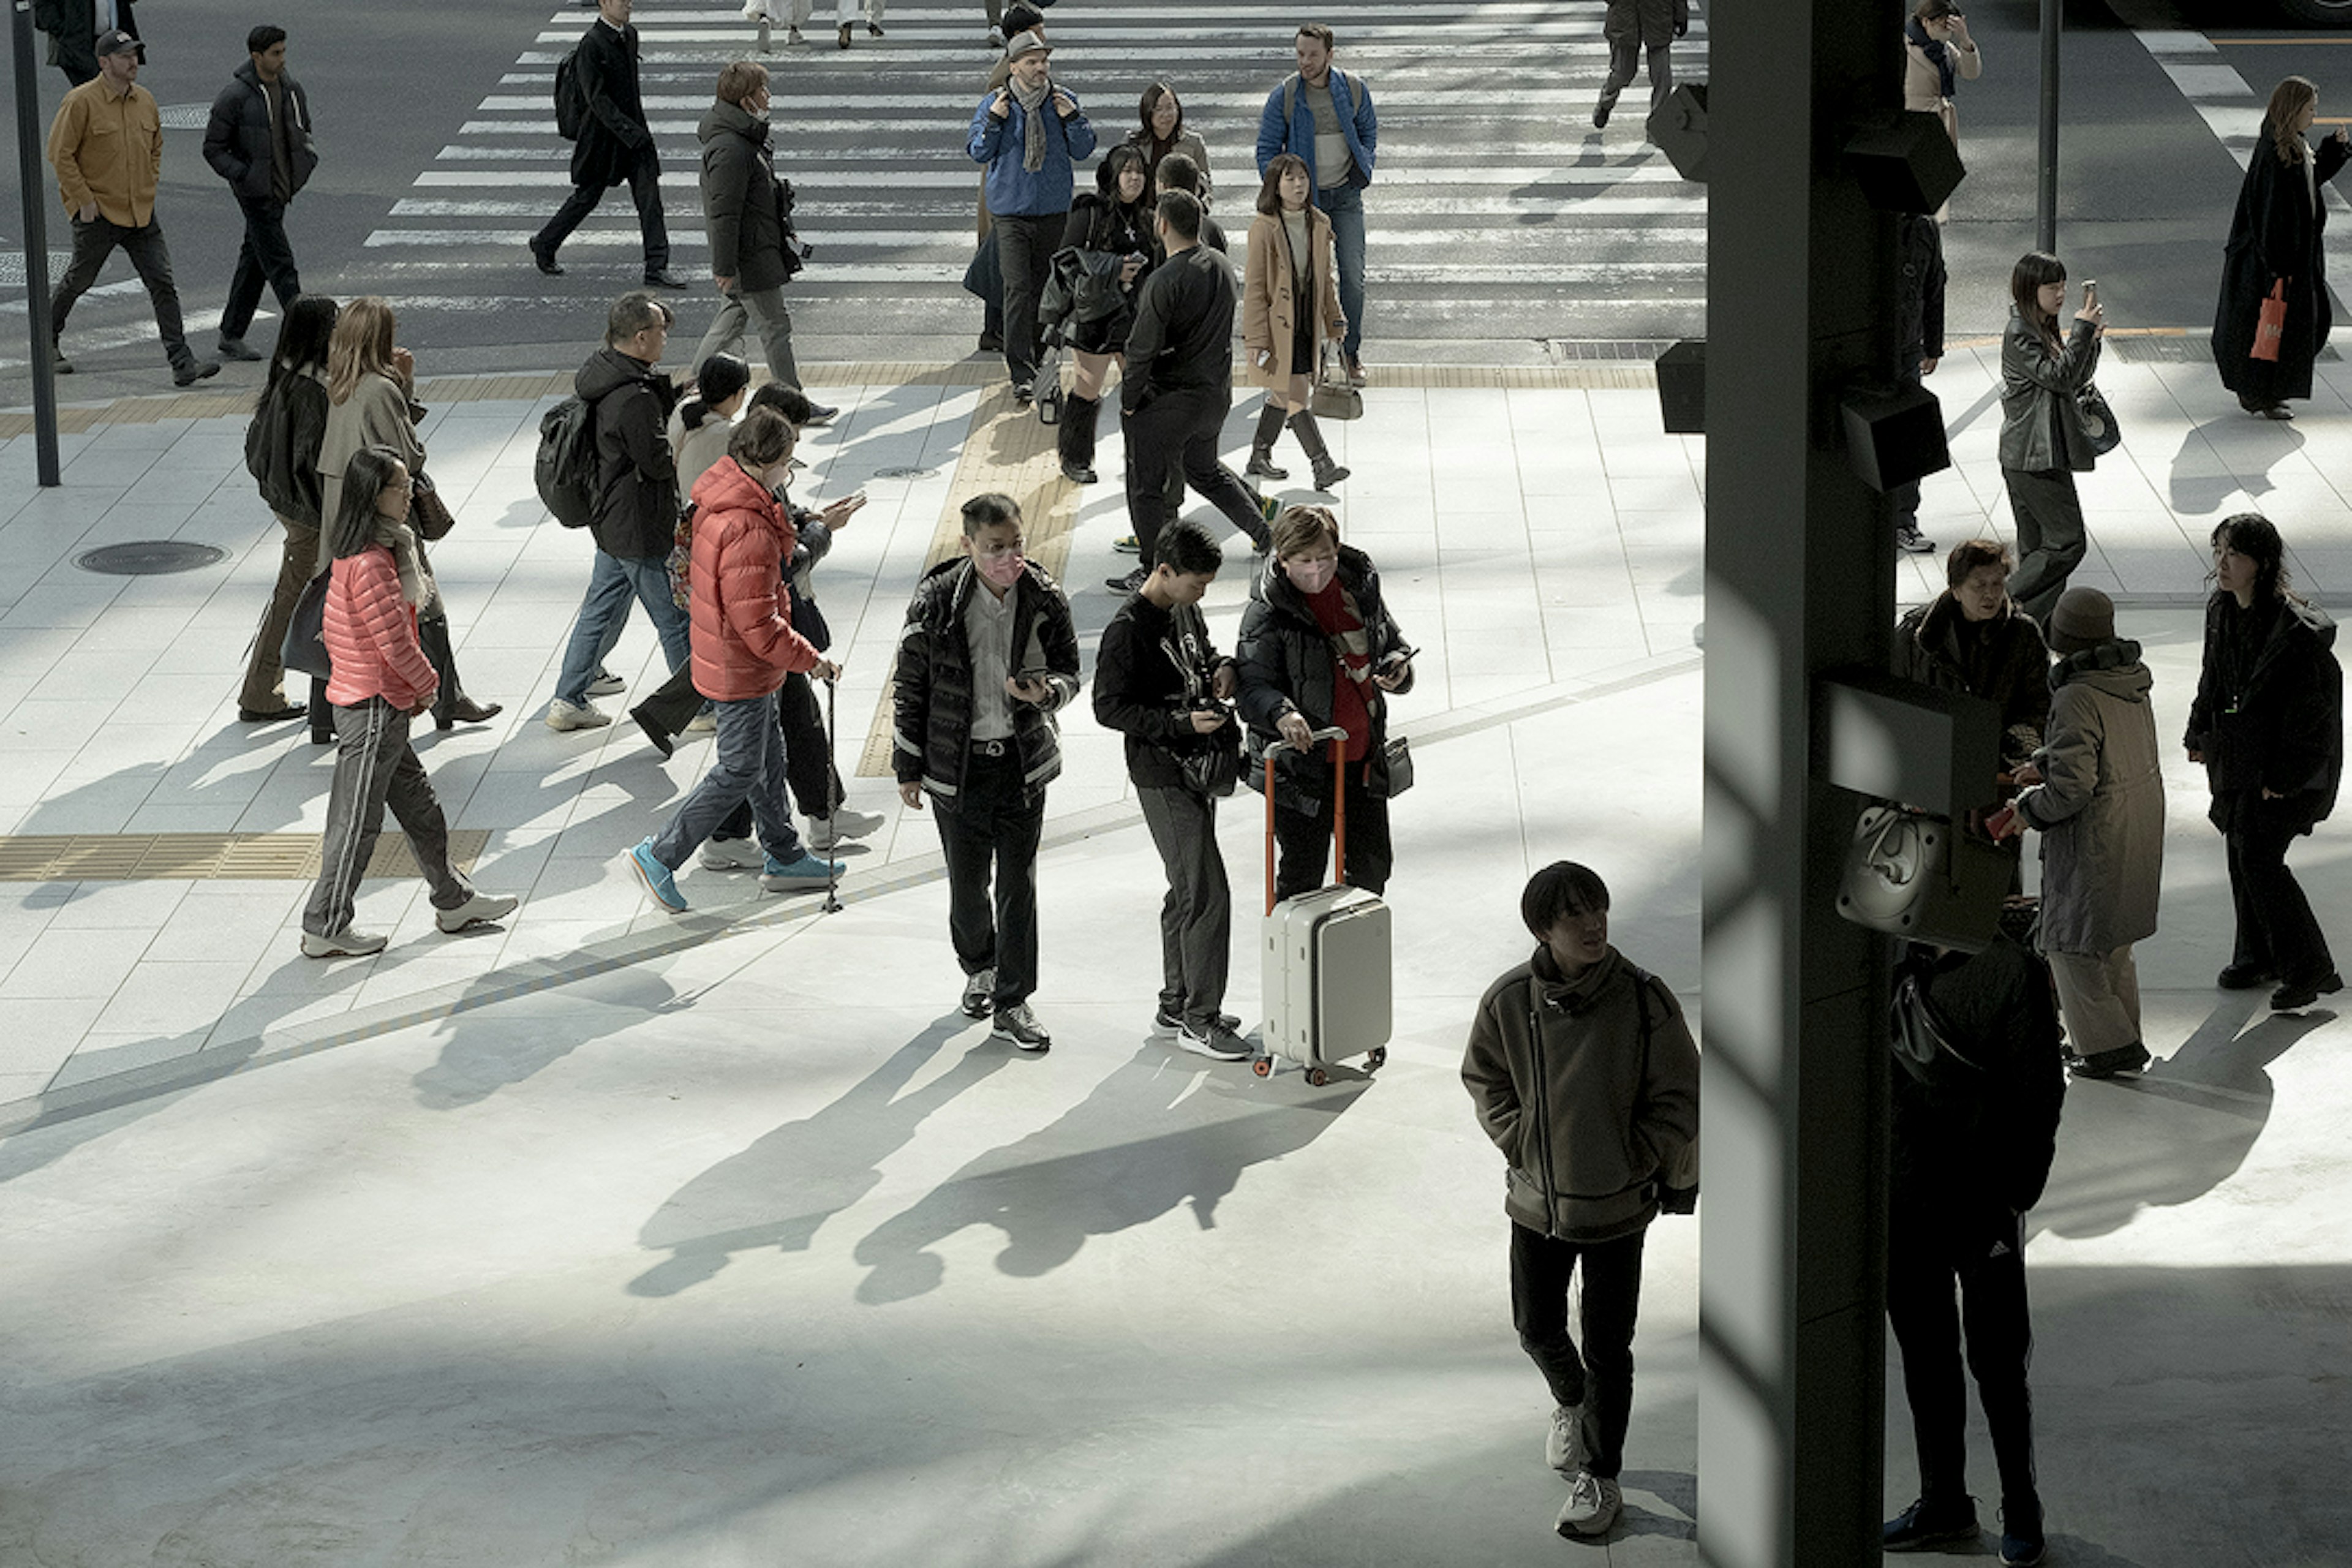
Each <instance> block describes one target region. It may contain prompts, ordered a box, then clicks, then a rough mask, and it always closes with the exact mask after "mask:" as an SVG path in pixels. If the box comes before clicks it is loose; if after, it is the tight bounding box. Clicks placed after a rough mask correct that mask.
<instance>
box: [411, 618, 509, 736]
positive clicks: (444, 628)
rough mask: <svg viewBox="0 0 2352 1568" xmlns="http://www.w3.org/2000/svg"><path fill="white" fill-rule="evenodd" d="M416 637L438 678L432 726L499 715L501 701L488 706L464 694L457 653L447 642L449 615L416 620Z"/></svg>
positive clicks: (450, 726) (448, 727) (437, 728)
mask: <svg viewBox="0 0 2352 1568" xmlns="http://www.w3.org/2000/svg"><path fill="white" fill-rule="evenodd" d="M416 640H417V641H418V642H419V643H421V644H423V645H424V647H425V658H427V659H429V660H430V661H431V662H432V665H433V673H434V674H436V675H437V676H439V677H440V678H441V689H440V691H439V692H438V693H437V694H436V695H435V697H434V699H433V727H434V728H435V729H436V730H446V729H450V728H452V727H453V726H455V725H457V724H459V723H467V724H479V723H482V722H484V721H488V720H491V719H495V718H497V717H498V716H499V707H500V705H499V704H498V703H496V702H493V703H491V704H489V705H488V707H484V706H483V705H482V704H481V703H478V702H476V701H474V700H472V699H470V698H468V697H467V695H466V689H465V687H464V686H463V685H462V684H461V683H460V682H459V681H458V679H457V653H456V652H455V650H453V649H452V648H451V647H450V646H449V617H448V616H434V617H433V618H432V619H431V620H421V621H418V622H417V623H416Z"/></svg>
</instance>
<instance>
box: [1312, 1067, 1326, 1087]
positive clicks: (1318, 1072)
mask: <svg viewBox="0 0 2352 1568" xmlns="http://www.w3.org/2000/svg"><path fill="white" fill-rule="evenodd" d="M1330 1081H1331V1075H1330V1074H1329V1073H1328V1072H1325V1071H1324V1070H1323V1069H1322V1068H1307V1082H1309V1083H1311V1084H1313V1085H1314V1086H1315V1087H1316V1088H1318V1089H1321V1088H1322V1087H1323V1086H1324V1085H1325V1084H1327V1083H1329V1082H1330Z"/></svg>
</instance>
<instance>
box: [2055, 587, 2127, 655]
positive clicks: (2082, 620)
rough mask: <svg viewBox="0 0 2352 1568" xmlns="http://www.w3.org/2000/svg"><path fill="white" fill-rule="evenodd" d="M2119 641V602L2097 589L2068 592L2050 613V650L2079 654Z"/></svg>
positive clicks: (2073, 589) (2074, 589)
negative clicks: (2105, 643) (2117, 627)
mask: <svg viewBox="0 0 2352 1568" xmlns="http://www.w3.org/2000/svg"><path fill="white" fill-rule="evenodd" d="M2115 640H2116V602H2115V601H2114V600H2113V599H2110V598H2108V597H2107V596H2106V595H2105V594H2102V593H2100V592H2099V591H2098V590H2097V589H2096V588H2069V589H2067V590H2066V591H2065V592H2064V593H2063V594H2061V595H2058V603H2057V605H2055V606H2053V608H2052V610H2051V612H2050V649H2051V651H2052V652H2053V653H2062V654H2063V653H2080V652H2082V651H2083V650H2084V648H2086V647H2098V646H2099V645H2100V644H2101V643H2103V642H2113V641H2115Z"/></svg>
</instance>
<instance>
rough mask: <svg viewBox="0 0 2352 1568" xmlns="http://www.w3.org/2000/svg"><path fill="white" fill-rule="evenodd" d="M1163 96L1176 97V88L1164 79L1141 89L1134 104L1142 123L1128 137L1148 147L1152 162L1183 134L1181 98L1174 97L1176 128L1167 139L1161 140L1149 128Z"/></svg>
mask: <svg viewBox="0 0 2352 1568" xmlns="http://www.w3.org/2000/svg"><path fill="white" fill-rule="evenodd" d="M1163 98H1176V89H1174V88H1172V87H1171V86H1169V85H1168V84H1167V83H1166V82H1164V81H1155V82H1153V83H1152V84H1151V85H1150V87H1147V88H1145V89H1143V96H1142V98H1140V99H1139V100H1137V102H1136V105H1135V112H1136V115H1137V117H1138V118H1139V119H1140V120H1141V121H1143V125H1142V128H1141V129H1140V130H1139V131H1137V132H1136V133H1135V134H1134V135H1133V136H1132V137H1130V138H1129V140H1130V141H1132V142H1139V143H1141V144H1142V145H1143V146H1145V147H1148V148H1150V150H1151V152H1152V153H1153V154H1154V156H1153V157H1151V158H1150V160H1149V162H1150V163H1158V162H1159V161H1160V160H1159V157H1158V156H1157V154H1160V153H1166V152H1167V151H1168V150H1169V149H1170V148H1171V147H1173V146H1175V145H1176V143H1177V142H1179V141H1180V140H1181V139H1182V137H1183V135H1184V100H1182V99H1181V98H1176V129H1175V130H1173V131H1171V132H1169V133H1168V140H1167V141H1165V142H1162V141H1161V140H1160V135H1159V133H1158V132H1155V131H1153V130H1152V129H1151V117H1152V116H1153V115H1155V114H1157V113H1159V112H1160V100H1161V99H1163Z"/></svg>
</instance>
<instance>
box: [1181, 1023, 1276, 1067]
mask: <svg viewBox="0 0 2352 1568" xmlns="http://www.w3.org/2000/svg"><path fill="white" fill-rule="evenodd" d="M1176 1048H1177V1049H1179V1050H1185V1051H1190V1052H1192V1054H1193V1055H1194V1056H1196V1057H1214V1058H1216V1059H1217V1060H1219V1061H1221V1062H1237V1061H1241V1060H1243V1059H1244V1058H1248V1057H1253V1056H1255V1055H1256V1054H1257V1053H1256V1052H1255V1051H1254V1050H1252V1049H1251V1048H1250V1043H1249V1042H1248V1041H1247V1040H1244V1039H1243V1038H1242V1037H1240V1036H1239V1035H1236V1034H1234V1032H1233V1031H1232V1030H1231V1029H1228V1028H1226V1027H1225V1026H1224V1025H1223V1024H1222V1023H1216V1024H1211V1025H1210V1026H1208V1027H1207V1028H1206V1029H1202V1030H1199V1031H1195V1030H1194V1029H1193V1027H1192V1025H1190V1024H1187V1025H1185V1026H1183V1027H1181V1028H1180V1029H1178V1030H1177V1031H1176Z"/></svg>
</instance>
